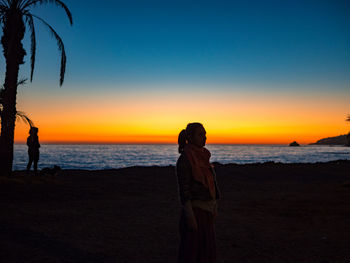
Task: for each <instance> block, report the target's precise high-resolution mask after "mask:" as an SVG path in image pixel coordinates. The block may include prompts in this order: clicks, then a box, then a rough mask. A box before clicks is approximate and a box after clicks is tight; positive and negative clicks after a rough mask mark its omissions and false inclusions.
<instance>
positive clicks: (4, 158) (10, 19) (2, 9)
mask: <svg viewBox="0 0 350 263" xmlns="http://www.w3.org/2000/svg"><path fill="white" fill-rule="evenodd" d="M47 3H51V4H55V5H57V6H58V7H61V8H63V9H64V10H65V12H66V14H67V16H68V19H69V22H70V24H71V25H72V24H73V20H72V15H71V12H70V11H69V9H68V8H67V6H66V5H65V4H64V3H63V2H62V1H60V0H0V23H1V24H2V30H3V35H2V38H1V44H2V46H3V53H4V57H5V61H6V74H5V83H4V96H3V110H2V118H1V137H0V172H1V171H2V172H3V173H4V174H10V173H11V171H12V163H13V143H14V130H15V120H16V112H17V111H16V95H17V84H18V83H17V82H18V72H19V66H20V65H21V64H23V63H24V61H23V59H24V56H25V55H26V51H25V50H24V48H23V44H22V40H23V37H24V33H25V32H26V30H27V29H28V30H29V33H30V36H31V48H30V52H31V59H30V60H31V73H30V80H31V81H32V79H33V72H34V64H35V53H36V37H35V27H34V19H37V20H39V21H40V22H42V23H43V24H44V25H45V26H47V27H48V29H49V30H50V31H51V33H52V36H53V37H54V38H55V39H56V41H57V45H58V49H59V51H60V52H61V71H60V85H62V84H63V81H64V73H65V69H66V52H65V49H64V45H63V41H62V39H61V37H60V36H59V35H58V34H57V33H56V31H55V30H54V29H53V28H52V26H50V25H49V24H48V23H47V22H46V21H45V20H44V19H42V18H40V17H38V16H36V15H34V14H33V13H32V12H31V9H32V8H33V7H34V6H36V5H42V4H47Z"/></svg>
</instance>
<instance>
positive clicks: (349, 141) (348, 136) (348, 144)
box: [346, 114, 350, 146]
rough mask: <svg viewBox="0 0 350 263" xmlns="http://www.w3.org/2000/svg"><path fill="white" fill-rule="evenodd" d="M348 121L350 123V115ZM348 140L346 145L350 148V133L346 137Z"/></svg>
mask: <svg viewBox="0 0 350 263" xmlns="http://www.w3.org/2000/svg"><path fill="white" fill-rule="evenodd" d="M346 121H350V114H349V115H348V118H347V119H346ZM346 139H347V141H348V143H347V144H346V145H347V146H350V131H349V133H348V135H347V136H346Z"/></svg>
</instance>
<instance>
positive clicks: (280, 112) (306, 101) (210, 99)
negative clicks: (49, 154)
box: [15, 92, 350, 144]
mask: <svg viewBox="0 0 350 263" xmlns="http://www.w3.org/2000/svg"><path fill="white" fill-rule="evenodd" d="M347 103H348V98H346V97H345V98H339V97H337V98H333V99H332V98H329V97H326V96H322V97H321V96H320V97H319V98H314V97H313V98H312V99H311V98H310V96H307V95H305V94H303V97H301V96H299V97H298V96H290V95H285V96H282V95H279V96H277V95H273V94H269V95H268V96H266V97H261V95H260V97H259V96H258V95H256V96H252V95H249V96H248V95H239V96H238V95H235V94H223V95H212V94H205V93H204V94H200V95H199V93H198V94H196V93H195V92H193V93H192V94H190V95H189V94H188V93H187V94H186V96H185V95H183V94H176V93H174V94H172V95H171V96H169V95H166V94H159V95H157V94H154V93H150V94H138V95H135V94H133V95H129V96H125V95H120V94H107V95H105V96H96V95H94V96H92V95H91V96H88V95H86V96H84V97H81V98H80V97H79V96H70V97H67V98H55V96H54V95H53V96H52V98H40V97H36V98H30V97H27V98H26V100H21V98H19V105H18V110H22V111H25V112H26V113H28V115H29V117H31V118H32V119H33V121H34V123H35V125H36V126H37V127H39V138H40V141H41V143H177V135H178V133H179V132H180V130H181V129H183V128H185V126H186V124H187V123H188V122H193V121H198V122H201V123H203V124H204V126H205V128H206V130H207V137H208V141H207V142H208V143H217V144H287V143H290V142H292V141H294V140H296V141H298V142H299V143H301V144H308V143H312V142H315V141H317V140H319V139H321V138H324V137H329V136H337V135H340V134H345V133H347V132H348V130H349V129H350V125H349V123H346V121H345V117H346V114H347V113H348V112H347V111H346V110H347V108H348V107H347ZM29 113H30V114H29ZM27 136H28V126H26V125H25V124H23V123H20V122H17V124H16V131H15V142H16V143H22V142H24V141H25V140H26V138H27Z"/></svg>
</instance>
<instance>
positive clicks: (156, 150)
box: [14, 144, 350, 170]
mask: <svg viewBox="0 0 350 263" xmlns="http://www.w3.org/2000/svg"><path fill="white" fill-rule="evenodd" d="M206 147H207V148H208V149H209V150H210V152H211V154H212V157H211V162H220V163H223V164H226V163H237V164H246V163H263V162H270V161H272V162H282V163H315V162H328V161H334V160H350V147H345V146H318V145H317V146H316V145H307V146H300V147H289V146H285V145H218V144H209V145H207V146H206ZM178 156H179V154H178V152H177V145H175V144H167V145H135V144H132V145H125V144H104V145H100V144H97V145H95V144H94V145H85V144H83V145H79V144H78V145H65V144H60V145H55V144H42V145H41V148H40V160H39V165H38V166H39V169H42V168H44V167H53V166H54V165H58V166H60V167H61V168H62V169H87V170H95V169H113V168H123V167H130V166H153V165H157V166H168V165H175V163H176V160H177V158H178ZM27 161H28V155H27V146H26V145H24V144H15V147H14V170H24V169H26V165H27Z"/></svg>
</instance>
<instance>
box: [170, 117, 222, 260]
mask: <svg viewBox="0 0 350 263" xmlns="http://www.w3.org/2000/svg"><path fill="white" fill-rule="evenodd" d="M206 139H207V137H206V131H205V129H204V127H203V125H202V124H200V123H189V124H188V125H187V127H186V130H182V131H181V132H180V134H179V138H178V143H179V153H180V154H181V155H180V157H179V159H178V161H177V163H176V175H177V179H178V186H179V195H180V201H181V205H182V209H181V216H180V246H179V254H178V262H179V263H180V262H181V263H185V262H186V263H214V262H216V244H215V229H214V221H215V217H216V214H217V203H216V200H217V199H219V191H218V188H217V184H216V178H215V177H216V176H215V172H214V169H213V167H212V166H211V164H210V163H209V159H210V152H209V151H208V150H207V149H206V148H205V147H204V146H205V142H206Z"/></svg>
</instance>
